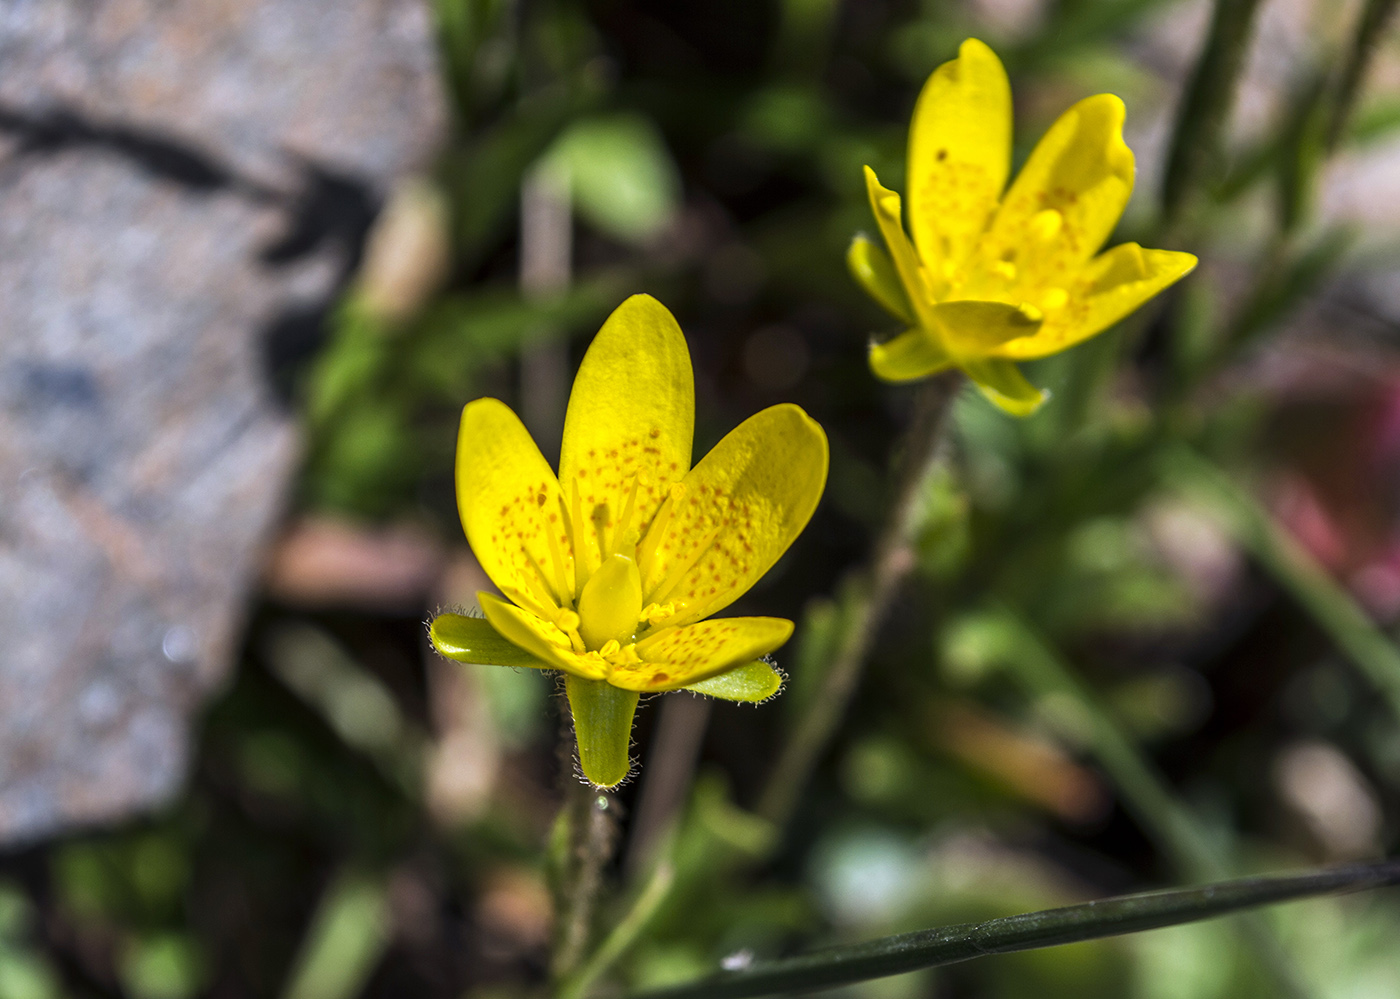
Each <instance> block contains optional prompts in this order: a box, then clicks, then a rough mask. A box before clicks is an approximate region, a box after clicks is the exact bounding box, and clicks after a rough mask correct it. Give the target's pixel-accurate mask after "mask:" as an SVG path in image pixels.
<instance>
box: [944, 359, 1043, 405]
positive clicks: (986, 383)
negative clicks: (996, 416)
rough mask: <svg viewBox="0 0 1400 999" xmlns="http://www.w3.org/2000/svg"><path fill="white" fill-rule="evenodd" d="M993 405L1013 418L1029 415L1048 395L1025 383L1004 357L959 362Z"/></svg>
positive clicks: (1016, 369) (1017, 370)
mask: <svg viewBox="0 0 1400 999" xmlns="http://www.w3.org/2000/svg"><path fill="white" fill-rule="evenodd" d="M958 367H960V368H962V369H963V371H964V372H966V373H967V376H968V377H969V378H971V379H972V380H973V382H974V383H975V384H976V385H977V388H978V389H980V390H981V392H982V394H983V395H984V396H986V397H987V399H988V400H990V401H991V402H992V403H993V405H995V406H996V407H997V408H998V409H1000V410H1002V411H1003V412H1005V413H1009V414H1011V415H1012V416H1030V415H1031V414H1032V413H1034V412H1035V411H1036V410H1037V409H1039V408H1040V406H1041V404H1042V403H1043V402H1045V400H1046V399H1048V398H1050V393H1049V392H1046V391H1044V390H1043V389H1038V388H1036V387H1035V386H1034V385H1032V384H1031V383H1030V382H1028V381H1026V376H1025V375H1023V374H1021V369H1020V368H1018V367H1016V365H1015V363H1014V362H1012V361H1008V360H1006V359H1005V358H1003V357H979V358H975V359H963V360H961V361H959V362H958Z"/></svg>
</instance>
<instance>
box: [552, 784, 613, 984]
mask: <svg viewBox="0 0 1400 999" xmlns="http://www.w3.org/2000/svg"><path fill="white" fill-rule="evenodd" d="M566 779H567V778H566ZM566 794H567V798H566V800H565V802H564V808H563V812H562V814H561V816H560V819H561V821H562V822H563V823H564V824H565V827H566V829H565V832H564V835H565V837H566V847H565V851H566V852H565V854H564V856H563V857H562V858H560V865H559V866H560V868H561V869H560V871H559V885H558V890H557V892H556V898H555V906H556V918H557V921H556V924H555V936H554V955H553V958H552V960H551V962H550V976H551V978H552V979H553V980H554V982H555V983H556V984H557V983H562V982H564V981H566V980H567V979H569V978H571V977H572V976H573V975H574V974H575V973H576V972H577V971H578V968H579V965H580V964H581V963H582V961H583V958H584V955H585V954H586V953H587V952H588V947H589V944H590V943H591V942H592V938H593V923H594V917H595V914H596V911H597V908H598V896H599V894H600V893H601V891H602V887H603V869H604V868H605V867H606V866H607V864H608V862H609V861H610V860H611V859H612V855H613V849H614V847H615V846H616V845H617V823H616V821H615V820H614V814H613V813H614V812H615V811H616V803H615V802H614V801H613V799H612V797H611V796H610V795H608V794H607V792H605V791H601V790H599V789H597V788H594V787H590V786H589V785H587V784H583V783H571V784H570V786H569V788H568V789H567V791H566Z"/></svg>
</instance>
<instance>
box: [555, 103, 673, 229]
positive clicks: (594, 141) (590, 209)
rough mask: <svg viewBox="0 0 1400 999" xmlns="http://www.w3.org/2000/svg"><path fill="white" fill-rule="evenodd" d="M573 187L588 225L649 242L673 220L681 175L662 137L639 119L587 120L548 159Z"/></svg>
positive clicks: (628, 116)
mask: <svg viewBox="0 0 1400 999" xmlns="http://www.w3.org/2000/svg"><path fill="white" fill-rule="evenodd" d="M544 166H545V168H546V169H552V170H559V171H560V172H561V173H562V175H563V176H564V177H567V178H568V180H569V183H570V189H571V191H572V193H573V197H574V201H575V203H576V204H577V205H578V210H579V213H580V214H581V215H583V217H584V218H586V219H587V220H588V221H589V223H591V224H592V225H594V226H596V227H597V228H599V229H601V230H602V231H603V232H605V233H607V234H608V235H610V236H612V237H614V238H616V239H620V240H624V241H626V242H634V243H640V242H645V241H646V240H647V239H649V238H650V237H652V236H654V235H655V234H656V233H657V232H658V231H659V230H660V229H661V228H663V227H664V226H665V225H666V224H667V223H668V222H670V221H671V219H672V218H673V217H674V216H675V214H676V210H677V208H678V207H679V205H680V189H681V184H680V174H679V171H678V170H677V169H676V165H675V162H674V161H673V160H672V159H671V154H670V151H669V150H667V148H666V143H665V141H664V140H663V139H662V138H661V133H659V132H658V131H657V130H656V126H654V125H653V124H652V123H651V122H650V121H648V120H647V119H646V118H643V117H641V116H640V115H636V114H616V115H607V116H600V117H594V118H585V119H583V120H582V121H578V122H576V123H574V124H573V125H571V126H570V127H569V129H568V130H567V131H566V132H564V134H563V135H561V136H560V137H559V140H558V141H557V142H556V143H555V145H554V146H553V147H552V148H551V149H550V151H549V152H548V153H547V154H546V156H545V164H544Z"/></svg>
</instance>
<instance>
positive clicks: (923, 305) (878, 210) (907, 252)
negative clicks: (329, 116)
mask: <svg viewBox="0 0 1400 999" xmlns="http://www.w3.org/2000/svg"><path fill="white" fill-rule="evenodd" d="M865 190H866V193H867V194H869V195H870V210H871V211H872V212H873V213H874V214H875V223H876V225H878V226H879V227H880V235H881V236H883V237H884V238H885V246H886V247H887V248H888V249H889V251H890V259H891V260H892V261H893V262H894V269H895V273H897V274H898V275H899V280H900V282H901V283H902V284H903V285H904V292H905V295H906V297H907V298H908V300H909V304H910V306H912V307H913V309H914V317H915V318H917V319H918V320H919V322H920V323H921V324H924V325H927V323H928V305H929V303H930V299H929V291H928V287H927V285H926V284H925V283H924V278H923V273H922V271H921V268H920V264H919V257H918V254H916V253H915V252H914V244H912V243H910V242H909V237H908V236H906V235H905V234H904V225H903V223H902V222H901V221H900V218H901V215H902V210H901V208H900V200H899V195H898V194H896V193H895V192H894V191H891V190H890V189H889V188H888V187H884V186H882V185H881V184H880V179H879V178H878V177H876V176H875V171H874V170H872V169H870V167H866V168H865Z"/></svg>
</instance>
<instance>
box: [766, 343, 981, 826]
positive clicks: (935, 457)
mask: <svg viewBox="0 0 1400 999" xmlns="http://www.w3.org/2000/svg"><path fill="white" fill-rule="evenodd" d="M961 382H962V379H961V376H960V375H959V374H958V373H957V372H955V371H950V372H948V373H947V374H944V375H940V376H938V377H936V378H931V379H929V380H928V381H926V382H924V384H923V386H922V387H921V388H920V390H919V396H918V399H917V401H916V404H915V411H914V418H913V420H912V421H911V423H910V425H909V429H908V431H907V432H906V435H905V438H904V447H903V451H904V455H903V468H902V471H901V473H900V481H899V488H898V492H897V493H896V494H895V500H894V506H893V508H892V510H891V512H890V516H889V519H888V520H887V521H886V522H885V526H884V529H883V530H882V531H881V533H880V536H879V537H878V538H877V539H876V541H875V546H874V549H873V550H872V553H871V557H870V562H869V564H868V565H867V566H865V567H864V568H863V569H860V570H858V571H857V572H856V573H855V574H854V576H853V577H851V578H850V579H849V580H848V584H847V585H846V586H844V587H843V589H844V590H845V591H846V592H847V593H848V594H849V595H848V597H847V598H846V600H845V601H844V602H843V603H844V606H843V607H842V613H841V620H840V624H839V625H838V632H837V634H836V635H835V636H834V640H833V641H832V643H831V648H832V652H831V653H830V658H829V661H828V663H827V667H826V669H825V671H824V672H823V674H822V679H821V687H820V688H819V689H818V691H817V692H816V695H815V696H814V698H813V701H812V705H811V708H810V709H809V710H807V711H806V712H805V713H804V714H803V715H802V718H801V720H800V721H799V722H798V725H797V728H796V730H795V731H794V732H793V733H792V735H791V737H790V738H789V739H788V741H787V743H786V745H784V747H783V750H782V754H781V755H780V756H779V758H778V762H777V764H776V765H775V766H774V768H773V771H772V773H771V774H770V776H769V779H768V783H767V786H766V787H765V788H764V791H763V795H762V797H761V798H760V799H759V804H758V814H759V815H761V816H763V817H764V818H765V819H767V820H768V821H770V822H772V823H773V824H774V825H776V826H777V827H778V828H779V829H781V828H783V827H784V826H786V825H787V822H788V820H789V819H790V818H791V817H792V812H793V809H794V808H796V806H797V802H798V800H799V798H800V796H801V794H802V790H803V788H804V787H805V786H806V784H807V781H808V779H809V778H810V777H811V774H812V770H813V769H814V768H815V767H816V765H817V763H818V761H819V760H820V758H821V754H822V752H823V751H824V750H825V749H826V747H827V744H828V743H829V742H830V741H831V737H832V735H833V733H834V732H835V731H836V728H837V726H838V725H839V724H840V723H841V719H842V717H843V716H844V715H845V713H846V706H847V704H849V703H850V700H851V697H852V695H853V694H854V693H855V690H856V686H857V684H858V683H859V681H860V674H861V670H862V668H863V667H864V665H865V660H866V657H867V656H868V655H869V652H870V647H871V645H872V644H873V642H874V640H875V636H876V634H877V633H878V631H879V629H880V625H881V624H883V623H884V620H885V617H886V615H887V614H888V613H889V609H890V604H891V603H892V602H893V600H894V598H895V596H896V595H897V594H898V593H899V589H900V586H901V585H902V584H903V583H904V581H905V580H906V579H907V578H908V576H909V573H910V572H911V571H912V570H913V568H914V564H915V554H914V543H915V541H916V540H917V538H918V536H919V533H920V531H921V530H922V529H923V527H924V524H925V522H926V521H927V519H928V513H929V507H928V504H927V502H925V498H926V495H927V488H926V486H927V484H928V480H929V477H930V476H931V475H932V474H933V473H934V472H936V471H937V469H938V467H939V465H940V463H941V462H942V460H943V450H944V448H943V446H942V445H943V440H944V428H945V426H946V424H947V414H948V410H949V407H950V405H951V403H952V401H953V398H954V397H955V396H956V395H957V391H958V388H959V386H960V385H961Z"/></svg>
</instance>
